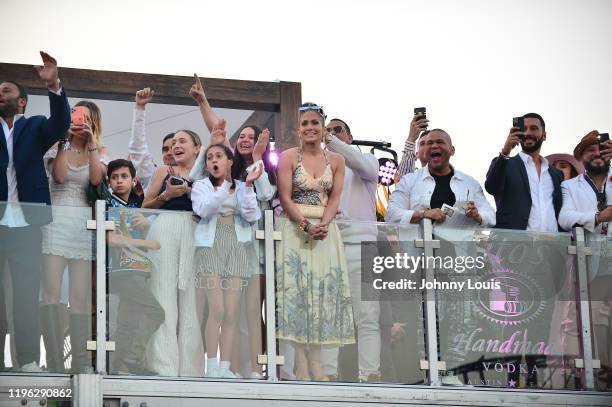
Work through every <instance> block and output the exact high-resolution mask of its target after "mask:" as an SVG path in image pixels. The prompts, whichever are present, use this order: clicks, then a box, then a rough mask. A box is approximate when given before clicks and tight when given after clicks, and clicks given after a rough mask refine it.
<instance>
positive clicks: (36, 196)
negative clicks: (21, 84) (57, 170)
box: [0, 90, 70, 225]
mask: <svg viewBox="0 0 612 407" xmlns="http://www.w3.org/2000/svg"><path fill="white" fill-rule="evenodd" d="M49 102H50V111H51V115H50V117H49V118H48V119H47V118H46V117H45V116H32V117H28V118H25V117H22V118H20V119H19V120H17V121H16V122H15V123H14V124H13V125H14V130H13V165H14V167H15V172H16V173H17V193H18V195H19V202H29V203H35V204H36V203H37V204H43V205H22V206H21V209H22V210H23V215H24V217H25V220H26V222H28V224H30V225H45V224H47V223H49V222H51V220H52V218H51V207H50V206H48V205H51V197H50V195H49V180H48V179H47V173H46V172H45V165H44V162H43V156H44V155H45V153H46V152H47V150H49V148H50V147H51V146H53V144H55V143H56V142H57V141H58V140H59V139H60V138H61V137H62V136H63V135H64V134H65V133H66V132H67V131H68V129H69V128H70V106H69V105H68V99H67V98H66V93H65V92H64V91H63V90H62V95H61V96H58V95H56V94H55V93H53V92H49ZM8 160H9V157H8V150H7V146H6V136H5V135H4V131H3V129H2V127H1V126H0V202H1V204H0V219H1V218H2V217H3V216H4V211H5V210H6V200H7V199H8V180H7V178H6V169H7V167H8Z"/></svg>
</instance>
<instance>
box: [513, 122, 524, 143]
mask: <svg viewBox="0 0 612 407" xmlns="http://www.w3.org/2000/svg"><path fill="white" fill-rule="evenodd" d="M512 127H516V128H517V129H519V131H525V118H524V117H522V116H521V117H513V118H512ZM519 138H520V139H521V141H525V136H524V135H522V136H519Z"/></svg>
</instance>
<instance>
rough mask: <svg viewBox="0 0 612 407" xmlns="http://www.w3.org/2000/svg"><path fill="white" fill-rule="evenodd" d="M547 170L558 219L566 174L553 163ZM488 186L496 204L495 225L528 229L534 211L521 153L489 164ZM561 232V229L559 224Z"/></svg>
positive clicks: (503, 227)
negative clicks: (562, 184)
mask: <svg viewBox="0 0 612 407" xmlns="http://www.w3.org/2000/svg"><path fill="white" fill-rule="evenodd" d="M548 173H549V174H550V178H551V179H552V182H553V187H554V189H553V195H552V200H553V207H554V208H555V218H556V219H557V220H558V219H559V212H560V211H561V206H562V203H563V195H562V193H561V182H563V173H562V172H561V171H559V170H558V169H556V168H554V167H553V166H549V167H548ZM485 189H486V191H487V192H488V193H490V194H491V195H493V197H494V198H495V204H496V205H497V213H496V218H497V223H496V224H495V227H496V228H500V229H519V230H526V229H527V223H528V222H529V213H530V212H531V189H530V188H529V178H528V177H527V169H526V168H525V163H524V162H523V160H522V159H521V157H519V156H518V155H516V156H514V157H512V158H510V159H508V160H506V159H503V158H500V157H496V158H494V159H493V161H492V162H491V165H490V166H489V171H488V172H487V179H486V181H485ZM557 228H558V230H559V231H561V230H562V229H561V228H560V227H559V225H558V224H557Z"/></svg>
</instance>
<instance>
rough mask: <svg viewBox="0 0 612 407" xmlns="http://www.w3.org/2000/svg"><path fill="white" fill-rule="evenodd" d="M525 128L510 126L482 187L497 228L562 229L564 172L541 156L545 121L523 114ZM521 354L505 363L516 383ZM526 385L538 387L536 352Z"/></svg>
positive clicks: (528, 357)
mask: <svg viewBox="0 0 612 407" xmlns="http://www.w3.org/2000/svg"><path fill="white" fill-rule="evenodd" d="M523 119H524V123H525V129H524V131H521V129H519V128H517V127H513V128H512V129H510V134H509V135H508V137H507V138H506V142H505V143H504V146H503V147H502V150H501V152H500V153H499V156H498V157H495V158H494V159H493V162H491V166H490V167H489V171H488V172H487V179H486V181H485V189H486V190H487V192H488V193H490V194H491V195H493V197H494V198H495V203H496V204H497V213H496V219H497V222H496V225H495V227H496V228H501V229H518V230H528V231H537V232H557V231H561V228H560V227H559V223H558V218H559V212H560V211H561V206H562V193H561V182H562V181H563V173H562V172H561V171H560V170H558V169H556V168H555V167H553V166H552V165H548V161H547V160H546V158H544V157H542V156H541V155H540V149H541V148H542V143H543V142H544V141H545V140H546V124H545V123H544V119H543V118H542V116H540V115H539V114H537V113H527V114H526V115H524V116H523ZM519 144H520V145H521V151H519V153H518V154H517V155H516V156H514V157H510V156H509V155H510V152H511V151H512V149H513V148H514V147H516V146H518V145H519ZM520 360H521V357H520V356H517V357H516V358H514V359H513V360H509V361H508V363H509V364H512V365H514V370H510V368H508V383H509V385H510V386H512V385H513V384H512V383H519V372H520V370H521V368H520ZM525 360H526V362H527V372H528V375H527V378H526V382H527V385H528V386H532V387H537V385H538V377H537V369H535V366H536V364H537V361H538V360H537V356H536V355H526V356H525Z"/></svg>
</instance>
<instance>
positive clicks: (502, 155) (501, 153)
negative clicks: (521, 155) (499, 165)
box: [499, 151, 510, 160]
mask: <svg viewBox="0 0 612 407" xmlns="http://www.w3.org/2000/svg"><path fill="white" fill-rule="evenodd" d="M499 156H500V157H501V158H503V159H504V160H507V159H509V158H510V157H508V156H507V155H506V154H504V153H503V152H502V151H500V152H499Z"/></svg>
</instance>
